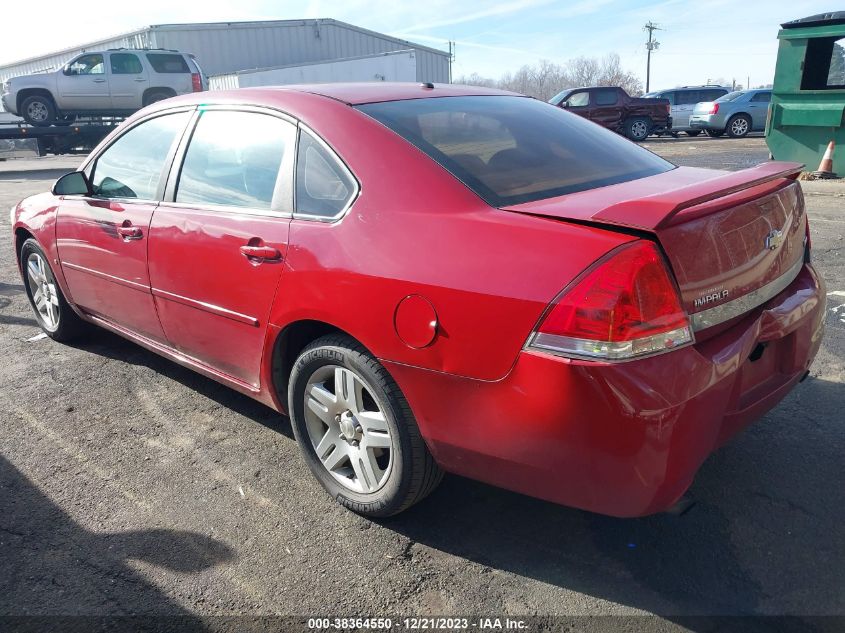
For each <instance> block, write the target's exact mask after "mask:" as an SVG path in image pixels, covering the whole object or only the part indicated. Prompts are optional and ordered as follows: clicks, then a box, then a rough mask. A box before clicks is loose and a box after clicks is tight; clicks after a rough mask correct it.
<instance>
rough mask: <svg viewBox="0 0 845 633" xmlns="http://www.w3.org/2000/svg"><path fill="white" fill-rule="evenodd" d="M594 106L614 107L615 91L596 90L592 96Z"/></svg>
mask: <svg viewBox="0 0 845 633" xmlns="http://www.w3.org/2000/svg"><path fill="white" fill-rule="evenodd" d="M593 97H594V98H595V101H596V105H600V106H608V105H616V91H615V90H596V91H595V92H594V94H593Z"/></svg>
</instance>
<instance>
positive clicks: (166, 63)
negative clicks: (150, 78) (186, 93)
mask: <svg viewBox="0 0 845 633" xmlns="http://www.w3.org/2000/svg"><path fill="white" fill-rule="evenodd" d="M147 59H148V60H150V66H152V67H153V70H154V71H156V72H157V73H189V72H191V69H190V68H188V63H187V62H186V61H185V58H184V57H182V56H181V55H178V54H169V53H147Z"/></svg>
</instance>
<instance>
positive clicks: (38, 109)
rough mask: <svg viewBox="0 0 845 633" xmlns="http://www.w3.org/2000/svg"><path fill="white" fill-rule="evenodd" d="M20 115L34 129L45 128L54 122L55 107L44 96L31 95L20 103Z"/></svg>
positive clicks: (51, 101)
mask: <svg viewBox="0 0 845 633" xmlns="http://www.w3.org/2000/svg"><path fill="white" fill-rule="evenodd" d="M20 115H21V116H22V117H23V119H24V121H26V122H27V123H29V124H30V125H34V126H35V127H47V126H49V125H52V124H53V123H54V122H55V121H56V106H55V104H54V103H53V100H52V99H51V98H50V97H48V96H46V95H32V96H31V97H27V98H26V99H24V100H23V102H22V103H21V109H20Z"/></svg>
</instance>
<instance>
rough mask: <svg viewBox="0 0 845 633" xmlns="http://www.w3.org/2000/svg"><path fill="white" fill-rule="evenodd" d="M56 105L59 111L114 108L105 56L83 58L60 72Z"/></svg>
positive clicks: (87, 55)
mask: <svg viewBox="0 0 845 633" xmlns="http://www.w3.org/2000/svg"><path fill="white" fill-rule="evenodd" d="M56 84H57V85H56V89H57V90H56V91H57V93H58V94H57V99H56V105H57V106H59V109H60V110H89V111H90V110H108V109H110V108H111V96H110V94H109V82H108V74H107V73H106V64H105V59H104V57H103V54H102V53H89V54H85V55H80V56H79V57H77V58H76V59H74V60H73V61H72V62H70V63H68V64H67V65H66V66H65V67H64V68H62V70H61V71H59V74H58V78H57V80H56Z"/></svg>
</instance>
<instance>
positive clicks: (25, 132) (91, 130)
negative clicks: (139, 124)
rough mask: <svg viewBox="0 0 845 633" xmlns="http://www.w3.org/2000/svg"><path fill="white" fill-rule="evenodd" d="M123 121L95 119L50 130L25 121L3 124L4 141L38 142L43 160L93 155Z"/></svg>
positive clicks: (0, 132) (0, 126) (0, 137)
mask: <svg viewBox="0 0 845 633" xmlns="http://www.w3.org/2000/svg"><path fill="white" fill-rule="evenodd" d="M121 121H123V119H122V118H119V117H114V118H112V117H91V118H80V119H77V120H76V121H74V122H73V123H69V124H67V125H51V126H49V127H35V126H32V125H28V124H26V123H24V122H23V121H22V120H19V121H10V122H0V140H11V141H17V140H25V139H35V140H36V142H37V147H38V155H39V156H46V155H47V154H73V153H83V152H89V151H91V150H92V149H93V148H94V147H95V146H96V145H97V143H99V142H100V141H101V140H103V139H104V138H105V137H106V136H107V135H108V134H109V133H110V132H111V131H112V130H114V129H115V127H117V126H118V125H119V124H120V123H121Z"/></svg>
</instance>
